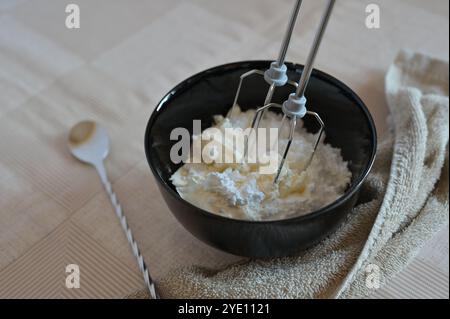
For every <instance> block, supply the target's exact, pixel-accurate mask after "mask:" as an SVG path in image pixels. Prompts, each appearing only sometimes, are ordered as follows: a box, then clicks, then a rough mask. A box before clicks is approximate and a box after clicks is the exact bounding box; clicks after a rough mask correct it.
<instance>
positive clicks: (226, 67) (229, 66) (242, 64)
mask: <svg viewBox="0 0 450 319" xmlns="http://www.w3.org/2000/svg"><path fill="white" fill-rule="evenodd" d="M271 62H272V61H271V60H245V61H237V62H231V63H226V64H221V65H218V66H215V67H211V68H208V69H206V70H203V71H200V72H198V73H196V74H194V75H192V76H190V77H188V78H187V79H185V80H183V81H181V82H180V83H178V84H177V85H176V86H175V87H173V88H172V89H171V90H170V91H169V92H168V93H166V94H165V95H164V96H163V98H162V99H161V100H160V101H159V102H158V104H157V105H156V107H155V108H154V109H153V111H152V114H151V116H150V118H149V120H148V122H147V127H146V129H145V136H144V147H145V155H146V158H147V163H148V165H149V166H150V169H151V171H152V173H153V175H154V176H155V179H156V180H157V181H158V182H159V183H160V184H162V185H163V187H164V188H165V189H166V190H167V191H168V193H169V194H171V196H173V197H174V198H175V199H176V200H177V201H180V202H182V203H183V204H184V205H188V206H190V207H192V208H194V209H195V210H197V211H198V212H199V213H201V214H203V215H205V216H206V217H209V218H214V219H219V220H222V221H224V222H235V223H248V224H259V225H265V224H270V225H273V224H286V223H291V222H301V221H306V220H309V219H314V218H317V217H319V216H321V215H324V214H326V213H330V212H332V211H333V210H334V209H335V208H337V207H339V206H340V205H342V204H343V203H344V202H346V201H347V200H348V199H350V198H351V197H352V196H353V195H354V194H355V193H356V192H357V191H358V190H359V189H360V187H361V185H362V183H363V182H364V181H365V180H366V178H367V176H368V174H369V173H370V170H371V169H372V167H373V163H374V161H375V157H376V151H377V130H376V127H375V123H374V120H373V118H372V115H371V114H370V112H369V110H368V108H367V106H366V105H365V104H364V102H363V101H362V100H361V98H360V97H359V96H358V95H357V94H356V93H355V92H354V91H353V90H352V89H351V88H350V87H348V86H347V85H346V84H344V83H343V82H341V81H340V80H338V79H337V78H335V77H333V76H331V75H329V74H328V73H325V72H323V71H320V70H318V69H313V71H312V74H311V76H313V77H317V78H319V79H320V80H323V81H325V82H328V83H330V84H332V85H334V86H336V87H338V88H340V89H342V90H343V91H345V92H346V94H348V95H349V96H350V98H352V99H354V100H355V102H356V104H357V105H358V106H359V107H360V108H361V110H362V111H363V113H364V115H365V116H366V119H367V122H368V125H369V129H370V130H371V131H372V140H371V142H372V145H373V147H372V153H371V154H370V159H369V161H368V163H367V164H366V167H365V169H364V172H363V173H362V174H361V175H360V176H359V178H358V179H357V180H356V181H355V182H354V183H353V185H351V187H350V188H349V189H348V190H347V191H346V192H345V193H344V194H343V195H342V196H340V197H339V198H337V199H336V200H335V201H333V202H331V203H330V204H328V205H326V206H323V207H321V208H320V209H318V210H315V211H312V212H310V213H307V214H305V215H301V216H294V217H289V218H284V219H273V220H246V219H236V218H231V217H226V216H221V215H217V214H214V213H211V212H209V211H207V210H204V209H202V208H200V207H198V206H195V205H193V204H191V203H190V202H188V201H186V200H184V199H183V198H182V197H181V196H180V195H179V194H178V193H177V192H176V191H175V190H174V189H172V187H170V186H169V184H168V182H167V181H165V180H164V179H163V178H162V177H161V175H160V174H159V173H158V172H157V171H156V169H155V168H154V165H153V162H152V160H151V156H150V153H151V151H150V147H149V136H150V130H151V128H152V127H153V124H154V123H155V121H156V118H157V116H158V115H159V110H160V109H161V108H162V107H163V106H164V105H165V104H166V103H167V102H168V101H169V100H170V99H171V98H174V97H176V96H177V95H178V94H180V93H182V92H184V91H185V89H186V87H187V86H191V85H192V84H194V83H196V82H197V81H200V80H201V79H202V78H204V77H205V76H210V75H212V74H216V73H223V72H226V71H230V70H236V69H239V68H248V67H251V68H254V69H260V67H268V66H269V65H270V63H271ZM285 64H286V66H287V67H288V70H289V69H291V70H294V71H296V70H303V67H304V65H302V64H298V63H292V62H285Z"/></svg>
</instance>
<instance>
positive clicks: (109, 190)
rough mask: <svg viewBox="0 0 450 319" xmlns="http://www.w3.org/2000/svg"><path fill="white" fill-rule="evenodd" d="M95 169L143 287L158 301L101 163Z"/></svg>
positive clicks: (152, 283) (151, 281)
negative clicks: (139, 273)
mask: <svg viewBox="0 0 450 319" xmlns="http://www.w3.org/2000/svg"><path fill="white" fill-rule="evenodd" d="M95 168H96V169H97V172H98V174H99V175H100V179H101V181H102V183H103V186H104V187H105V190H106V192H107V193H108V195H109V200H110V201H111V204H112V206H113V208H114V211H115V212H116V215H117V217H118V218H119V221H120V225H121V226H122V229H123V231H124V232H125V235H126V237H127V240H128V243H129V244H130V246H131V250H132V251H133V255H134V256H135V257H136V260H137V262H138V265H139V270H140V271H141V273H142V276H143V277H144V281H145V285H146V286H147V288H148V292H149V294H150V296H151V298H152V299H159V295H158V292H157V291H156V287H155V283H154V282H153V280H152V278H151V276H150V273H149V271H148V268H147V265H146V264H145V261H144V257H143V256H142V254H141V252H140V250H139V247H138V244H137V242H136V240H135V239H134V237H133V234H132V233H131V229H130V227H129V226H128V223H127V219H126V217H125V215H124V214H123V211H122V206H120V204H119V202H118V200H117V196H116V194H115V193H114V191H113V189H112V186H111V183H110V182H109V180H108V176H107V175H106V170H105V167H104V165H103V163H97V164H96V165H95Z"/></svg>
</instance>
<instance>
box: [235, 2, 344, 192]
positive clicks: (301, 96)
mask: <svg viewBox="0 0 450 319" xmlns="http://www.w3.org/2000/svg"><path fill="white" fill-rule="evenodd" d="M301 2H302V1H297V2H296V5H295V7H294V10H293V13H292V16H291V19H290V22H289V25H288V29H287V32H286V34H285V37H284V40H283V44H282V47H281V51H280V56H279V59H278V60H277V61H276V62H272V64H271V66H270V69H268V70H267V71H266V72H264V73H263V72H261V71H259V70H251V71H249V72H247V73H245V74H243V75H242V76H241V80H240V82H239V86H238V90H237V92H236V97H235V100H234V103H233V108H234V107H235V105H236V104H237V99H238V96H239V93H240V89H241V85H242V80H243V79H244V78H246V77H248V76H250V75H252V74H260V75H261V74H262V75H264V79H265V80H266V82H267V83H269V84H270V87H269V90H268V92H267V95H266V100H265V103H264V106H262V107H260V108H258V109H257V110H256V113H255V116H254V118H253V121H252V125H251V127H252V129H253V130H256V131H257V129H258V128H259V125H260V122H261V119H262V118H263V117H264V113H265V112H266V111H267V110H268V109H269V108H271V107H278V108H281V110H282V111H283V118H282V120H281V123H280V126H279V132H281V130H282V128H283V126H284V124H285V122H286V120H287V119H289V120H290V124H289V137H288V142H287V144H286V147H285V150H284V152H283V156H282V159H281V162H280V164H279V166H278V169H277V172H276V175H275V179H274V184H277V183H278V181H279V178H280V174H281V171H282V169H283V166H284V163H285V161H286V157H287V156H288V153H289V149H290V147H291V144H292V140H293V138H294V133H295V128H296V126H297V119H298V118H300V119H301V118H303V117H305V116H306V115H310V116H313V117H314V118H315V120H316V121H317V122H318V123H319V125H320V129H319V132H318V137H317V140H316V142H315V143H314V146H313V151H312V153H311V155H310V157H309V158H308V161H307V162H306V165H305V166H304V167H303V170H306V169H307V168H308V166H309V165H310V164H311V161H312V159H313V157H314V153H315V152H316V150H317V146H318V145H319V142H320V139H321V137H322V134H323V131H324V129H325V125H324V123H323V121H322V119H321V118H320V116H319V114H317V113H316V112H312V111H308V110H307V109H306V101H307V100H306V97H305V90H306V86H307V85H308V82H309V79H310V77H311V72H312V70H313V65H314V60H315V57H316V55H317V52H318V50H319V46H320V43H321V41H322V37H323V35H324V33H325V29H326V27H327V24H328V20H329V18H330V16H331V12H332V10H333V7H334V3H335V0H329V1H328V4H327V7H326V10H325V13H324V14H323V16H322V19H321V22H320V25H319V29H318V30H317V32H316V35H315V38H314V41H313V44H312V47H311V49H310V52H309V54H308V58H307V61H306V63H305V66H304V68H303V71H302V74H301V77H300V80H299V82H298V84H297V83H292V82H290V81H288V80H287V76H286V71H287V68H286V66H285V65H284V58H285V56H286V52H287V49H288V47H289V42H290V38H291V35H292V30H293V28H294V25H295V20H296V17H297V15H298V11H299V9H300V5H301ZM286 83H289V84H292V85H293V86H295V87H296V91H295V93H292V94H290V95H289V98H288V99H287V100H286V101H285V102H284V103H283V104H277V103H271V99H272V96H273V92H274V89H275V87H277V86H283V85H285V84H286ZM247 147H248V145H246V148H247Z"/></svg>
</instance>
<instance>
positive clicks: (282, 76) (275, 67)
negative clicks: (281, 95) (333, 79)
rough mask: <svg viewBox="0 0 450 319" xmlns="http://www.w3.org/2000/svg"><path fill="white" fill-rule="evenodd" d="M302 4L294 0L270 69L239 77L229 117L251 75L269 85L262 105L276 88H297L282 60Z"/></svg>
mask: <svg viewBox="0 0 450 319" xmlns="http://www.w3.org/2000/svg"><path fill="white" fill-rule="evenodd" d="M301 4H302V0H296V2H295V6H294V9H293V11H292V14H291V18H290V20H289V24H288V26H287V30H286V33H285V35H284V39H283V42H282V44H281V48H280V53H279V54H278V59H277V60H276V61H274V62H272V63H271V64H270V68H269V69H267V70H266V71H265V72H263V71H261V70H250V71H248V72H246V73H244V74H242V75H241V76H240V79H239V85H238V88H237V90H236V95H235V97H234V102H233V106H232V108H231V112H230V117H232V116H233V111H234V110H235V108H236V106H237V102H238V99H239V94H240V92H241V87H242V82H243V81H244V79H245V78H247V77H249V76H252V75H260V76H263V77H264V79H265V80H266V82H267V83H268V84H269V89H268V91H267V94H266V98H265V100H264V104H263V105H267V104H269V103H270V102H271V101H272V97H273V93H274V92H275V88H276V87H281V86H284V85H285V84H286V83H288V84H290V85H292V86H294V87H297V85H298V84H297V83H296V82H293V81H289V80H288V77H287V75H286V71H287V67H286V65H284V60H285V58H286V53H287V50H288V48H289V43H290V41H291V36H292V31H293V30H294V26H295V22H296V21H297V16H298V12H299V10H300V6H301ZM263 113H264V110H263V111H262V112H261V114H259V115H258V118H259V120H258V123H259V121H260V119H261V118H262V117H263V115H264V114H263Z"/></svg>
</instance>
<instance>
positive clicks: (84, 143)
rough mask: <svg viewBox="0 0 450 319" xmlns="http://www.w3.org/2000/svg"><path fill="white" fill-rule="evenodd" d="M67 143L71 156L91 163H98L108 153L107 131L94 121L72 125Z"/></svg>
mask: <svg viewBox="0 0 450 319" xmlns="http://www.w3.org/2000/svg"><path fill="white" fill-rule="evenodd" d="M68 145H69V149H70V151H71V153H72V154H73V156H75V157H76V158H77V159H79V160H80V161H82V162H85V163H89V164H93V165H98V164H99V163H100V162H101V161H103V160H104V159H105V158H106V157H107V156H108V153H109V137H108V133H107V132H106V130H105V129H104V128H103V127H101V126H100V125H98V124H97V123H95V122H94V121H82V122H79V123H77V124H76V125H75V126H73V127H72V129H71V130H70V132H69V140H68Z"/></svg>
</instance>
